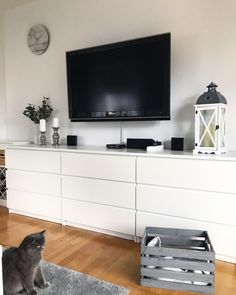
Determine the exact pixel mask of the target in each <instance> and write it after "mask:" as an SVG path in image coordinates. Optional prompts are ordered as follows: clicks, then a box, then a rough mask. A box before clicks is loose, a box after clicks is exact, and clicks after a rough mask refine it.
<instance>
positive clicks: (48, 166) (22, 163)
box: [6, 149, 60, 173]
mask: <svg viewBox="0 0 236 295" xmlns="http://www.w3.org/2000/svg"><path fill="white" fill-rule="evenodd" d="M6 166H7V168H8V169H19V170H26V171H36V172H47V173H60V153H58V152H47V151H32V150H15V149H7V150H6Z"/></svg>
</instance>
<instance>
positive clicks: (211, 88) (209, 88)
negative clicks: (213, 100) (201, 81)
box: [207, 82, 218, 91]
mask: <svg viewBox="0 0 236 295" xmlns="http://www.w3.org/2000/svg"><path fill="white" fill-rule="evenodd" d="M216 87H218V85H217V84H216V83H214V82H211V83H210V84H209V85H208V86H207V88H208V91H216Z"/></svg>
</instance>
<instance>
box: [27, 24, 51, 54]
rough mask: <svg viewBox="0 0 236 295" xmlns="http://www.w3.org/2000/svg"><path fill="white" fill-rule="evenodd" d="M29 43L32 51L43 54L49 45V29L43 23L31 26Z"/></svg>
mask: <svg viewBox="0 0 236 295" xmlns="http://www.w3.org/2000/svg"><path fill="white" fill-rule="evenodd" d="M27 43H28V47H29V49H30V51H31V52H32V53H34V54H36V55H41V54H43V53H44V52H45V51H46V50H47V48H48V46H49V32H48V29H47V28H46V27H45V26H44V25H41V24H38V25H35V26H33V27H32V28H30V30H29V33H28V37H27Z"/></svg>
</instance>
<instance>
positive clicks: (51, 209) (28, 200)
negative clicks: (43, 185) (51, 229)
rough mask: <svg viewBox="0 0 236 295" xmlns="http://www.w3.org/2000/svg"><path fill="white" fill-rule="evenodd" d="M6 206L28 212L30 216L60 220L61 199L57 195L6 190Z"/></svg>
mask: <svg viewBox="0 0 236 295" xmlns="http://www.w3.org/2000/svg"><path fill="white" fill-rule="evenodd" d="M7 207H8V208H9V209H12V210H17V211H20V212H22V214H24V213H25V215H27V213H28V214H29V215H30V216H34V215H35V217H40V216H42V217H43V218H44V219H49V220H51V219H56V220H61V200H60V198H57V197H52V196H48V195H40V194H35V193H29V192H21V191H17V190H8V192H7Z"/></svg>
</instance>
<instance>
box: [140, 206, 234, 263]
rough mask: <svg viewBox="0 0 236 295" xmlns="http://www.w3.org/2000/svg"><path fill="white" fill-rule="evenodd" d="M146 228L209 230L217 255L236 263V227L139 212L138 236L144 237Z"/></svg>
mask: <svg viewBox="0 0 236 295" xmlns="http://www.w3.org/2000/svg"><path fill="white" fill-rule="evenodd" d="M219 214H220V213H219ZM146 226H157V227H168V228H186V229H197V230H207V231H208V233H209V235H210V239H211V241H212V244H213V247H214V248H215V251H216V253H217V254H218V255H223V256H225V257H228V258H229V261H234V260H235V259H236V255H235V245H236V227H235V226H226V225H221V224H216V223H209V222H200V221H196V220H190V219H184V218H176V217H169V216H163V215H158V214H152V213H144V212H138V213H137V232H136V234H137V236H139V237H141V236H142V235H143V233H144V229H145V227H146Z"/></svg>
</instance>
